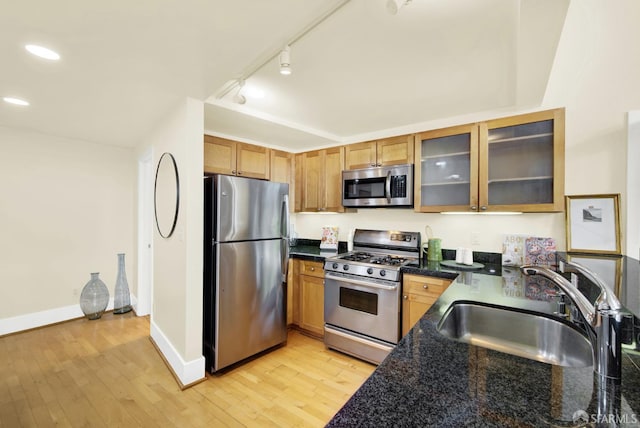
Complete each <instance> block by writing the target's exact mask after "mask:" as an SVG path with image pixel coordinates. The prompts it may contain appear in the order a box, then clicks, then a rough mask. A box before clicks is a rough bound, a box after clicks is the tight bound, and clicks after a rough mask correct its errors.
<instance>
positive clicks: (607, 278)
mask: <svg viewBox="0 0 640 428" xmlns="http://www.w3.org/2000/svg"><path fill="white" fill-rule="evenodd" d="M567 260H569V261H572V262H576V263H579V264H581V265H582V266H584V267H586V268H588V269H589V270H591V271H592V272H594V273H595V274H596V275H598V276H599V277H600V279H602V280H603V281H604V282H605V284H607V285H608V286H609V287H611V289H612V290H613V291H614V293H615V295H616V296H619V295H620V288H621V286H622V258H621V257H601V256H593V255H591V256H590V255H586V254H585V255H569V256H568V257H567Z"/></svg>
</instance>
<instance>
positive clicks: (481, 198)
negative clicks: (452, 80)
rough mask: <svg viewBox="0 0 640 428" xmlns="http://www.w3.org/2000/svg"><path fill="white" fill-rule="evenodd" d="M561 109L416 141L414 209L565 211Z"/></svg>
mask: <svg viewBox="0 0 640 428" xmlns="http://www.w3.org/2000/svg"><path fill="white" fill-rule="evenodd" d="M564 127H565V122H564V109H555V110H548V111H543V112H537V113H530V114H524V115H518V116H512V117H507V118H502V119H496V120H490V121H486V122H481V123H474V124H469V125H461V126H456V127H451V128H445V129H439V130H434V131H427V132H422V133H419V134H416V136H415V158H416V167H415V192H414V195H415V196H414V198H415V209H416V211H421V212H442V211H474V212H485V211H522V212H554V211H562V210H563V209H564Z"/></svg>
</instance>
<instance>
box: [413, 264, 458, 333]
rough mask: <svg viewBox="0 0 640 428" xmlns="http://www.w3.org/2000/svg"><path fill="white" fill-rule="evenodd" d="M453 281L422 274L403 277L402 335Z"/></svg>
mask: <svg viewBox="0 0 640 428" xmlns="http://www.w3.org/2000/svg"><path fill="white" fill-rule="evenodd" d="M452 282H453V281H452V280H450V279H444V278H433V277H429V276H422V275H404V276H403V278H402V335H403V336H404V335H405V334H407V333H408V332H409V330H411V328H412V327H413V326H414V325H415V324H416V323H417V322H418V320H419V319H420V318H422V316H423V315H424V314H425V312H427V311H428V310H429V308H430V307H431V305H433V304H434V303H435V301H436V300H438V298H439V297H440V295H441V294H442V293H443V292H444V291H445V290H446V289H447V287H449V285H451V283H452Z"/></svg>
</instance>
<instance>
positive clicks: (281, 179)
mask: <svg viewBox="0 0 640 428" xmlns="http://www.w3.org/2000/svg"><path fill="white" fill-rule="evenodd" d="M270 152H271V154H270V159H271V162H270V163H271V165H270V167H269V173H270V178H269V180H271V181H276V182H278V183H287V184H289V211H291V212H293V211H295V194H296V190H295V181H294V179H293V178H294V171H293V155H292V154H291V153H288V152H283V151H281V150H273V149H272V150H270Z"/></svg>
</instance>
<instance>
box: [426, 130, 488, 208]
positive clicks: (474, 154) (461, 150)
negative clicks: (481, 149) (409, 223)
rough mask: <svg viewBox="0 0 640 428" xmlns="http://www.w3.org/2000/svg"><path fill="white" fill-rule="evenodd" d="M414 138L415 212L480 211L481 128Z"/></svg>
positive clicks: (447, 131) (437, 132) (431, 132)
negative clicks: (479, 166) (478, 207)
mask: <svg viewBox="0 0 640 428" xmlns="http://www.w3.org/2000/svg"><path fill="white" fill-rule="evenodd" d="M415 138H416V141H415V147H416V158H415V159H416V168H415V170H416V171H415V174H416V176H415V177H414V180H415V183H416V188H415V191H414V199H415V201H414V202H415V207H416V210H420V211H423V212H440V211H458V210H460V209H474V208H470V207H476V208H477V205H478V126H477V125H476V124H473V125H463V126H456V127H453V128H446V129H438V130H435V131H428V132H423V133H420V134H417V135H416V137H415ZM418 166H419V168H418Z"/></svg>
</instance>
